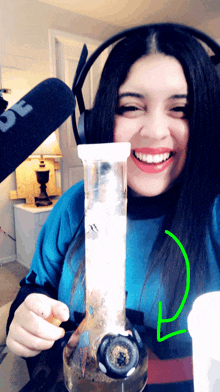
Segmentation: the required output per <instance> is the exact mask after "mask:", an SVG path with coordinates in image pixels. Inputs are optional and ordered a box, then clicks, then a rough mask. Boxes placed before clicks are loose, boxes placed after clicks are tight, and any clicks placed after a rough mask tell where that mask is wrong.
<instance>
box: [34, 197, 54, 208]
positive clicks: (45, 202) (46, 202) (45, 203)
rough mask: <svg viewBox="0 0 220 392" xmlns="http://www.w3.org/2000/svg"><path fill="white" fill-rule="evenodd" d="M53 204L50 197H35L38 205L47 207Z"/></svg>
mask: <svg viewBox="0 0 220 392" xmlns="http://www.w3.org/2000/svg"><path fill="white" fill-rule="evenodd" d="M51 204H53V203H52V201H51V200H50V198H49V197H48V199H40V198H39V197H36V198H35V205H36V206H37V207H46V206H50V205H51Z"/></svg>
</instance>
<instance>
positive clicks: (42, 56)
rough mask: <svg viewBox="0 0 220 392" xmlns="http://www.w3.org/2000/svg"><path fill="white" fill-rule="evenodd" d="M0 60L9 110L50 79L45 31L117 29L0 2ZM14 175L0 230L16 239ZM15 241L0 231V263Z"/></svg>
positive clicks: (0, 200) (11, 256)
mask: <svg viewBox="0 0 220 392" xmlns="http://www.w3.org/2000/svg"><path fill="white" fill-rule="evenodd" d="M0 10H1V20H0V22H1V23H0V24H1V26H0V29H1V30H0V43H1V51H0V59H1V58H2V60H1V61H0V63H1V65H2V87H4V88H10V89H12V94H11V95H9V94H4V96H3V97H4V99H6V100H7V101H9V106H8V107H10V106H11V105H12V104H13V103H14V102H16V101H17V100H18V99H20V98H21V97H22V96H23V95H25V94H26V93H27V92H28V91H29V90H31V89H32V88H33V87H34V86H36V85H37V84H38V83H40V82H41V81H42V80H44V79H46V78H48V77H50V76H51V75H50V54H49V42H48V29H50V28H51V29H58V30H62V31H66V32H69V33H72V34H78V35H81V36H88V37H91V38H96V39H101V40H105V39H107V38H108V37H109V36H111V35H113V34H114V33H116V32H117V31H118V30H119V29H118V30H117V28H116V27H115V26H111V25H109V24H107V23H102V22H99V21H97V20H95V19H91V18H88V17H85V16H81V15H77V14H75V13H71V12H68V11H65V10H62V9H59V8H57V7H54V6H50V5H47V4H45V3H41V2H38V1H37V0H31V1H30V0H7V1H4V0H0ZM11 190H16V181H15V173H13V174H11V175H10V176H8V177H7V178H6V179H5V180H4V181H3V182H2V183H1V184H0V227H2V228H3V229H4V231H5V232H6V233H8V234H9V235H11V236H12V237H13V238H15V229H14V212H13V204H14V203H24V202H25V201H24V200H18V201H14V200H11V199H10V191H11ZM15 254H16V247H15V242H14V241H13V240H12V239H11V238H10V237H8V236H6V235H5V234H4V233H3V232H2V231H0V263H3V262H7V261H13V260H15Z"/></svg>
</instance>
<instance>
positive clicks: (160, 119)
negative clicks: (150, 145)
mask: <svg viewBox="0 0 220 392" xmlns="http://www.w3.org/2000/svg"><path fill="white" fill-rule="evenodd" d="M169 134H170V131H169V125H168V121H167V118H165V116H163V115H162V114H160V113H152V114H149V113H148V114H146V115H145V116H144V117H143V122H142V124H141V129H140V135H141V136H142V137H144V138H150V139H156V140H160V139H164V138H166V137H167V136H169Z"/></svg>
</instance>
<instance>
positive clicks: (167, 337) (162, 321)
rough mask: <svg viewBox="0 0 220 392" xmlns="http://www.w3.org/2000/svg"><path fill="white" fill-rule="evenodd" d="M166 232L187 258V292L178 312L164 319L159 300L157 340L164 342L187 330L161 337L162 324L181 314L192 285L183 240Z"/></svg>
mask: <svg viewBox="0 0 220 392" xmlns="http://www.w3.org/2000/svg"><path fill="white" fill-rule="evenodd" d="M165 233H166V234H168V235H169V236H170V237H172V238H173V239H174V241H176V243H177V244H178V245H179V247H180V249H181V251H182V254H183V257H184V259H185V262H186V291H185V294H184V297H183V300H182V302H181V304H180V307H179V309H178V310H177V312H176V314H175V315H174V316H173V317H172V318H169V319H162V302H161V301H159V302H158V320H157V341H158V342H163V340H166V339H169V338H171V337H172V336H175V335H179V334H181V333H184V332H187V331H186V329H181V330H180V331H176V332H172V333H169V334H168V335H166V336H164V337H163V338H161V337H160V330H161V324H162V323H171V322H172V321H174V320H176V319H177V317H178V316H179V314H180V312H181V311H182V309H183V306H184V305H185V302H186V299H187V296H188V294H189V286H190V264H189V259H188V256H187V254H186V251H185V249H184V247H183V245H182V244H181V242H180V241H179V240H178V238H176V236H175V235H174V234H172V233H171V232H170V231H168V230H165Z"/></svg>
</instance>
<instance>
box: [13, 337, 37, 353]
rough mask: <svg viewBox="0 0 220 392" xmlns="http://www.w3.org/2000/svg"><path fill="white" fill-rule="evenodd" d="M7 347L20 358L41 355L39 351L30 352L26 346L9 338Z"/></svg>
mask: <svg viewBox="0 0 220 392" xmlns="http://www.w3.org/2000/svg"><path fill="white" fill-rule="evenodd" d="M6 344H7V347H8V348H9V350H10V351H11V352H13V353H14V354H15V355H19V356H20V357H25V358H28V357H35V356H36V355H38V354H40V351H38V350H30V349H29V348H28V347H26V346H24V345H23V344H21V343H18V342H16V341H15V340H11V339H9V338H7V340H6Z"/></svg>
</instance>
